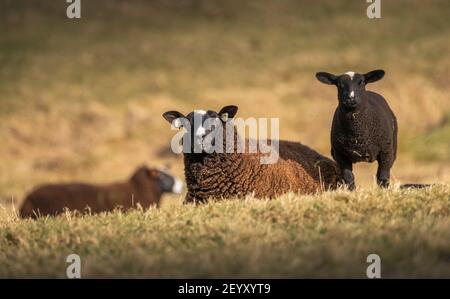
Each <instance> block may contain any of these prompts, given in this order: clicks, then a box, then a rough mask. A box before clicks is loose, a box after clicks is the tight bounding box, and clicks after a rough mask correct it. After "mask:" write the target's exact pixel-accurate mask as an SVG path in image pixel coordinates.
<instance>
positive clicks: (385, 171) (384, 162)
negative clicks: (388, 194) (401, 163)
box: [377, 154, 392, 188]
mask: <svg viewBox="0 0 450 299" xmlns="http://www.w3.org/2000/svg"><path fill="white" fill-rule="evenodd" d="M377 161H378V170H377V183H378V185H379V186H380V187H383V188H388V187H389V179H390V176H391V167H392V159H390V158H389V155H385V154H380V155H379V157H378V159H377Z"/></svg>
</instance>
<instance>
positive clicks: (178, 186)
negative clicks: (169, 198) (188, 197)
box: [172, 178, 183, 194]
mask: <svg viewBox="0 0 450 299" xmlns="http://www.w3.org/2000/svg"><path fill="white" fill-rule="evenodd" d="M172 192H173V193H175V194H181V193H182V192H183V182H182V181H181V180H179V179H177V178H175V182H174V183H173V186H172Z"/></svg>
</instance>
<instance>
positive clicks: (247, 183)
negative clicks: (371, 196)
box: [163, 106, 340, 202]
mask: <svg viewBox="0 0 450 299" xmlns="http://www.w3.org/2000/svg"><path fill="white" fill-rule="evenodd" d="M237 110H238V108H237V107H236V106H226V107H224V108H222V109H221V110H220V111H219V113H217V112H214V111H211V110H209V111H202V110H196V111H194V112H191V113H189V114H188V115H187V116H186V117H185V116H184V115H183V114H181V113H180V112H178V111H169V112H166V113H164V114H163V117H164V118H165V119H166V120H167V121H168V122H169V123H171V124H172V125H173V126H174V127H178V128H179V127H180V126H181V122H180V121H179V120H180V119H183V120H185V121H186V122H188V124H190V125H189V127H190V130H188V131H186V132H185V134H189V135H190V140H191V151H190V153H186V152H185V151H184V172H185V178H186V184H187V189H188V191H187V194H186V199H185V202H194V201H195V202H204V201H206V200H207V199H208V198H213V199H220V198H233V197H242V196H246V195H249V194H253V195H254V196H255V197H258V198H264V197H265V198H273V197H275V196H277V195H280V194H283V193H286V192H290V191H292V192H296V193H313V192H316V191H320V190H322V189H329V188H331V189H334V188H336V186H337V182H338V181H339V180H340V175H339V170H338V168H337V165H336V163H335V162H334V161H332V160H330V159H328V158H326V157H324V156H322V155H320V154H319V153H317V152H315V151H314V150H312V149H310V148H309V147H307V146H305V145H302V144H301V143H298V142H290V141H279V151H278V153H279V159H278V161H277V162H276V163H274V164H262V163H261V156H263V154H262V153H261V152H260V151H258V152H256V153H249V152H244V153H241V152H238V151H236V144H237V142H236V141H237V140H238V138H240V137H239V135H238V134H237V131H236V128H235V126H234V125H232V126H231V128H232V129H231V130H232V133H231V134H230V135H231V137H224V139H223V142H224V144H226V143H227V139H228V138H234V142H233V143H234V145H235V147H234V150H233V151H232V152H222V153H218V152H212V153H209V152H207V151H205V150H202V151H201V152H198V153H196V152H195V149H194V148H195V146H196V145H198V144H199V143H202V142H203V140H204V138H207V136H208V134H209V133H210V131H209V130H207V129H205V128H204V127H203V124H204V123H205V122H206V121H207V120H211V119H214V120H216V121H220V122H221V123H222V124H223V126H222V128H223V130H224V131H226V127H227V126H226V123H227V122H230V121H233V120H232V118H233V117H234V116H235V114H236V112H237ZM196 118H197V119H198V118H199V119H200V120H201V122H200V124H199V125H197V127H196V124H195V122H194V119H196ZM230 135H228V136H230ZM223 136H227V133H226V132H223ZM245 144H246V145H247V146H248V144H249V141H248V140H246V141H245ZM224 146H225V145H224Z"/></svg>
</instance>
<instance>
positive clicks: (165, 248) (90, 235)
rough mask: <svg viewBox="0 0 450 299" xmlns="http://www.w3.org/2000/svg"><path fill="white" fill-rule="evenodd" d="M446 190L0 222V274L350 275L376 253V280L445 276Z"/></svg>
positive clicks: (449, 247)
mask: <svg viewBox="0 0 450 299" xmlns="http://www.w3.org/2000/svg"><path fill="white" fill-rule="evenodd" d="M449 194H450V186H448V185H447V186H436V187H434V188H432V189H428V190H422V191H399V190H389V191H386V190H385V191H383V190H377V189H372V190H365V191H358V192H356V193H350V192H345V191H338V192H334V193H325V194H323V195H318V196H295V195H292V194H291V195H285V196H282V197H281V198H279V199H277V200H270V201H266V200H257V199H251V198H249V199H246V200H242V199H236V200H228V201H223V202H215V203H209V204H205V205H201V206H194V205H179V204H176V203H175V202H174V203H173V204H171V205H169V204H167V205H165V206H164V207H163V208H161V209H159V210H158V209H150V210H148V211H146V212H143V211H139V210H134V211H131V212H129V213H127V214H123V213H121V212H115V213H109V214H101V215H98V216H85V217H71V215H70V214H68V215H63V216H59V217H56V218H47V219H40V220H38V221H29V220H26V221H23V220H19V219H17V218H16V217H15V216H14V215H12V214H8V215H5V214H2V218H1V220H0V225H1V230H0V233H1V239H0V249H1V250H0V264H1V266H2V267H0V276H2V277H11V276H18V277H36V276H38V277H42V276H44V277H65V271H66V267H67V266H68V264H66V262H65V261H66V257H67V256H68V255H69V254H72V253H77V254H78V255H79V256H80V257H81V269H82V277H195V278H198V277H259V278H261V277H265V278H267V277H290V278H293V277H296V278H298V277H354V278H365V277H366V268H367V266H368V263H366V258H367V256H368V255H369V254H372V253H375V254H378V255H379V256H380V258H381V269H382V271H381V273H382V277H385V278H387V277H396V278H398V277H409V278H411V277H447V278H448V277H450V262H449V261H450V241H449V238H448V236H449V235H450V198H449Z"/></svg>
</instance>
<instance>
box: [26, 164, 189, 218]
mask: <svg viewBox="0 0 450 299" xmlns="http://www.w3.org/2000/svg"><path fill="white" fill-rule="evenodd" d="M182 186H183V185H182V183H181V181H179V180H178V179H176V178H173V177H172V176H170V175H168V174H167V173H165V172H162V171H160V170H156V169H149V168H147V167H145V166H143V167H140V168H138V169H137V170H136V171H135V172H134V174H133V175H132V176H131V178H130V179H129V180H128V181H127V182H123V183H115V184H109V185H104V186H96V185H90V184H84V183H69V184H54V185H44V186H41V187H38V188H37V189H36V190H34V191H33V192H31V193H30V194H29V195H28V196H27V197H26V198H25V200H24V203H23V205H22V207H21V208H20V216H21V217H23V218H28V217H31V218H37V217H39V216H45V215H57V214H60V213H63V212H64V210H66V209H67V210H70V211H78V212H87V211H90V212H91V213H99V212H104V211H112V210H114V209H116V208H121V209H123V210H126V209H129V208H131V207H133V206H136V205H138V204H139V205H140V206H142V207H143V208H148V207H149V206H151V205H158V204H159V202H160V199H161V195H162V194H163V193H164V192H174V193H181V191H182V189H183V188H182Z"/></svg>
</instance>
